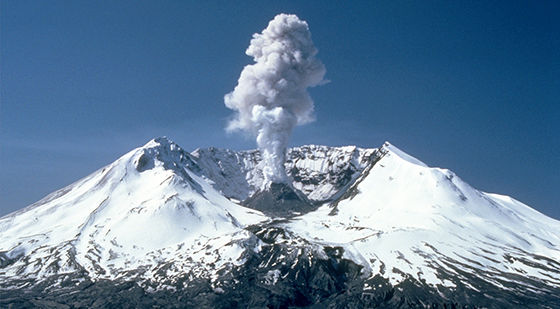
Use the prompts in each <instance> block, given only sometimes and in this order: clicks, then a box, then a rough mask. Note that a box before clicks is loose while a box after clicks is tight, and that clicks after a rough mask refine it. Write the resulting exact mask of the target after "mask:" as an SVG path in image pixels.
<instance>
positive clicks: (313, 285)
mask: <svg viewBox="0 0 560 309" xmlns="http://www.w3.org/2000/svg"><path fill="white" fill-rule="evenodd" d="M260 164H262V163H261V159H260V155H259V152H258V151H254V150H253V151H243V152H234V151H230V150H220V149H216V148H208V149H198V150H196V151H194V152H193V153H192V154H189V153H187V152H185V151H183V150H182V149H181V148H180V147H179V146H177V145H176V144H175V143H173V142H171V141H170V140H168V139H166V138H158V139H155V140H152V141H150V142H149V143H148V144H146V145H145V146H143V147H140V148H137V149H135V150H133V151H131V152H129V153H127V154H126V155H124V156H123V157H121V158H120V159H118V160H117V161H115V162H114V163H112V164H110V165H108V166H106V167H104V168H103V169H101V170H99V171H97V172H95V173H93V174H92V175H90V176H88V177H86V178H84V179H82V180H79V181H78V182H76V183H74V184H72V185H70V186H68V187H66V188H64V189H61V190H59V191H57V192H54V193H53V194H51V195H49V196H47V197H46V198H44V199H43V200H41V201H39V202H37V203H35V204H33V205H31V206H29V207H28V208H26V209H23V210H21V211H18V212H16V213H13V214H10V215H8V216H5V217H3V218H1V219H0V307H2V306H3V305H9V304H10V305H11V304H12V302H13V300H15V301H22V303H21V304H22V307H25V306H31V305H33V306H35V305H37V303H36V301H37V299H33V300H32V301H30V300H29V299H30V297H39V296H40V298H41V299H42V297H45V295H51V298H50V299H49V301H51V302H53V301H54V302H55V304H59V303H63V304H70V305H72V306H76V307H81V306H85V307H92V306H93V304H92V303H91V302H90V301H91V299H93V298H94V299H103V301H104V302H101V303H99V304H98V305H99V306H100V307H103V306H117V307H119V306H123V304H126V305H127V306H130V301H131V299H134V300H135V301H142V302H138V303H135V304H136V305H134V304H133V305H132V306H136V307H143V306H148V305H145V304H144V301H149V302H148V303H150V304H152V305H159V306H176V305H177V304H176V303H172V302H171V303H170V302H169V301H170V300H173V299H177V297H179V296H180V297H183V296H184V297H186V298H185V299H188V300H189V302H188V303H184V304H183V305H184V306H186V307H200V306H202V307H204V306H207V307H232V306H233V307H235V306H255V307H259V306H260V307H263V306H264V307H266V306H271V307H285V306H300V305H318V306H324V307H326V306H335V307H336V306H338V305H340V304H346V303H349V302H350V303H355V304H358V305H356V306H357V307H375V306H384V307H387V306H390V307H407V306H420V307H421V306H430V305H433V304H440V305H441V304H454V305H457V304H475V305H477V306H486V307H510V306H518V307H526V306H527V305H529V306H533V307H545V308H550V307H553V305H551V304H557V303H559V302H560V296H558V295H560V222H559V221H556V220H554V219H551V218H549V217H546V216H545V215H543V214H541V213H539V212H537V211H535V210H533V209H532V208H530V207H528V206H527V205H524V204H523V203H521V202H519V201H516V200H514V199H512V198H510V197H507V196H502V195H497V194H489V193H484V192H480V191H478V190H476V189H474V188H472V187H471V186H469V185H468V184H466V183H465V182H463V181H462V180H461V179H460V178H459V177H458V176H457V175H455V174H454V173H453V172H451V171H449V170H445V169H440V168H431V167H428V166H426V165H425V164H424V163H422V162H421V161H419V160H417V159H416V158H414V157H412V156H410V155H408V154H406V153H405V152H403V151H401V150H399V149H398V148H396V147H395V146H392V145H390V144H389V143H385V144H384V145H383V146H382V147H381V148H379V149H360V148H357V147H326V146H314V145H311V146H301V147H296V148H292V149H290V150H289V151H288V159H287V162H286V170H287V174H288V175H289V176H290V177H291V179H292V180H293V182H292V183H291V187H290V188H295V189H296V190H298V192H297V194H296V192H292V193H293V194H291V195H294V194H296V195H299V194H303V195H304V196H305V198H303V200H306V201H310V203H312V204H313V207H307V206H306V207H305V208H302V211H304V212H306V213H303V214H301V215H298V216H295V217H294V216H293V215H290V216H288V217H289V218H286V217H282V218H275V217H271V216H273V215H274V212H271V213H269V215H270V214H272V215H271V216H269V215H264V214H263V213H261V212H259V211H257V210H254V209H249V208H247V207H244V206H243V205H249V206H251V207H254V208H259V209H266V207H259V205H253V204H254V203H255V201H259V200H260V201H266V200H267V199H265V198H263V199H258V198H252V197H254V196H257V195H258V194H261V193H262V191H259V190H261V189H262V188H263V176H262V173H261V170H260V167H261V166H260ZM290 190H291V189H290ZM259 192H261V193H259ZM244 201H249V202H247V203H246V204H244V203H243V202H244ZM267 213H268V212H267ZM278 213H282V212H278ZM129 282H133V283H134V285H133V286H137V287H139V288H140V289H142V292H141V293H130V285H127V284H128V283H129ZM22 289H26V291H27V292H26V294H25V295H27V296H21V295H23V294H20V293H18V291H19V290H22ZM84 289H85V290H84ZM77 290H79V291H80V293H76V291H77ZM84 291H88V292H87V293H86V292H84ZM123 291H124V292H123ZM146 292H150V293H151V294H146ZM3 293H4V294H3ZM119 293H120V294H119ZM158 293H159V294H158ZM14 295H15V296H14ZM33 295H39V296H33ZM76 295H80V296H79V297H80V298H79V299H78V298H76V297H78V296H76ZM107 295H120V296H119V297H120V298H117V299H115V298H112V297H113V296H111V297H108V298H106V297H105V296H107ZM146 295H148V296H146ZM158 295H159V296H158ZM178 295H179V296H178ZM180 297H179V298H180ZM2 299H5V301H3V300H2ZM154 299H157V301H156V302H155V303H154V301H155V300H154ZM27 301H30V302H27ZM93 307H95V306H93Z"/></svg>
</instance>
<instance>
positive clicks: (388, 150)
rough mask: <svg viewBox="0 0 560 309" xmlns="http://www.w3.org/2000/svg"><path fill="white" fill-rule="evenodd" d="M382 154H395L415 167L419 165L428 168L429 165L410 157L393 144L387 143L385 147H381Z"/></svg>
mask: <svg viewBox="0 0 560 309" xmlns="http://www.w3.org/2000/svg"><path fill="white" fill-rule="evenodd" d="M381 152H384V153H393V154H395V155H396V156H397V157H399V158H401V159H403V160H405V161H407V162H409V163H412V164H414V165H419V166H423V167H428V165H426V163H424V162H422V161H420V160H418V159H416V158H415V157H413V156H411V155H409V154H408V153H406V152H404V151H402V150H400V149H399V148H397V147H396V146H395V145H393V144H391V143H390V142H388V141H386V142H385V143H384V144H383V146H382V147H381Z"/></svg>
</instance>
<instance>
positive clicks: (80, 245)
mask: <svg viewBox="0 0 560 309" xmlns="http://www.w3.org/2000/svg"><path fill="white" fill-rule="evenodd" d="M197 169H198V167H197V165H196V163H195V162H194V161H193V160H192V158H191V156H190V155H189V154H188V153H186V152H185V151H183V150H182V149H180V148H179V147H178V146H177V145H176V144H174V143H173V142H171V141H169V140H167V139H165V138H158V139H155V140H152V141H150V142H149V143H148V144H146V145H145V146H144V147H141V148H138V149H135V150H133V151H131V152H129V153H128V154H126V155H124V156H123V157H121V158H120V159H118V160H117V161H116V162H114V163H112V164H110V165H108V166H106V167H104V168H103V169H101V170H99V171H97V172H95V173H93V174H92V175H91V176H88V177H86V178H84V179H82V180H80V181H78V182H76V183H74V184H72V185H70V186H68V187H66V188H64V189H62V190H59V191H57V192H55V193H53V194H51V195H49V196H47V197H46V198H45V199H43V200H41V201H39V202H37V203H35V204H33V205H31V206H30V207H28V208H26V209H23V210H22V211H19V212H17V213H14V214H11V215H9V216H6V217H4V218H2V219H0V234H1V235H2V241H1V242H0V252H2V256H3V259H4V262H3V263H4V264H11V265H9V266H10V267H6V268H3V269H2V271H0V278H3V279H5V278H10V277H18V278H27V277H29V278H42V277H47V276H49V275H53V274H60V273H72V272H75V271H78V270H80V271H85V272H86V273H87V274H88V275H89V276H91V277H101V278H115V277H118V276H122V275H123V273H124V272H125V271H130V270H136V269H138V268H141V267H148V268H150V267H153V266H155V265H158V264H160V262H161V261H162V260H166V261H167V262H169V261H173V262H176V263H177V264H178V265H177V266H180V265H182V264H185V261H184V260H185V255H186V254H189V252H191V253H192V252H193V251H196V250H198V251H200V248H202V247H204V246H210V247H211V246H212V243H221V242H224V241H225V242H226V243H227V242H231V240H232V239H234V238H236V237H239V238H247V237H250V236H248V233H246V232H245V231H244V230H243V227H244V226H246V225H248V224H254V223H257V222H260V221H263V220H266V217H265V216H263V215H262V214H260V213H259V212H257V211H253V210H250V209H247V208H243V207H241V206H238V205H236V204H233V203H232V202H230V201H229V200H228V199H226V198H225V197H223V196H222V195H220V194H219V193H218V192H216V191H215V190H214V189H213V188H212V186H210V185H209V184H208V183H207V182H205V181H204V180H203V179H202V177H201V176H200V175H198V174H197V173H196V172H195V171H196V170H197ZM236 233H237V234H239V235H238V236H234V237H232V236H231V235H232V234H236ZM224 235H227V238H226V239H225V240H220V237H222V236H224ZM183 247H184V248H183ZM235 247H236V245H234V244H232V245H231V246H230V248H223V250H224V252H220V253H221V254H220V255H221V258H222V260H223V262H226V261H228V260H233V261H235V260H236V259H237V258H238V257H239V254H240V251H239V250H238V248H235ZM228 250H229V251H231V252H230V253H231V254H232V255H227V252H225V251H228ZM198 255H199V256H204V254H198ZM217 258H218V257H217V256H216V259H217ZM189 259H194V260H195V261H196V260H197V255H196V254H192V255H191V256H190V257H189ZM206 260H208V257H206ZM145 276H146V277H151V276H152V275H151V274H149V273H148V274H145Z"/></svg>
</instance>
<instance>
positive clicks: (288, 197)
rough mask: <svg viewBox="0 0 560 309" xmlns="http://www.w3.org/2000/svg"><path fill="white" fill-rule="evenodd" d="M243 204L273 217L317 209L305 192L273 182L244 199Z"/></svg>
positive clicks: (288, 215)
mask: <svg viewBox="0 0 560 309" xmlns="http://www.w3.org/2000/svg"><path fill="white" fill-rule="evenodd" d="M243 205H244V206H246V207H249V208H252V209H256V210H259V211H262V212H263V213H265V214H266V215H269V216H272V217H290V216H293V215H295V214H302V213H307V212H310V211H313V210H315V209H316V207H315V205H313V203H312V202H311V201H309V200H308V199H307V198H306V197H305V195H303V193H301V192H298V191H297V190H296V189H294V188H292V187H291V186H290V185H288V184H284V183H271V184H270V185H269V186H267V187H266V188H265V189H263V190H259V191H257V192H256V193H255V194H253V195H252V196H251V197H249V198H248V199H246V200H245V201H243Z"/></svg>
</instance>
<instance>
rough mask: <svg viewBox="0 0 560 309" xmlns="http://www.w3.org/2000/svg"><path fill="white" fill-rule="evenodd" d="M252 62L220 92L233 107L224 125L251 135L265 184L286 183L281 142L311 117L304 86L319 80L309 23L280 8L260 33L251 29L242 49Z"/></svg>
mask: <svg viewBox="0 0 560 309" xmlns="http://www.w3.org/2000/svg"><path fill="white" fill-rule="evenodd" d="M245 53H246V54H247V55H248V56H251V57H253V60H254V61H255V63H254V64H250V65H247V66H245V68H243V71H242V72H241V75H240V76H239V80H238V83H237V86H236V87H235V89H234V90H233V91H232V92H230V93H228V94H227V95H226V96H225V97H224V101H225V105H226V106H227V107H228V108H230V109H232V110H234V111H235V112H236V114H235V117H234V118H233V120H231V121H230V123H229V124H228V126H227V130H228V131H236V130H241V131H246V132H249V133H251V134H253V135H254V136H255V137H256V140H257V145H258V147H259V149H260V151H261V154H262V156H263V174H264V177H265V180H266V181H265V185H267V184H270V183H286V182H287V175H286V172H285V169H284V161H285V155H286V148H287V146H288V141H289V138H290V136H291V134H292V130H293V129H294V127H295V126H297V125H302V124H306V123H309V122H311V121H313V120H314V117H313V100H312V99H311V97H310V95H309V93H308V92H307V88H308V87H313V86H316V85H319V84H320V83H321V82H322V81H323V77H324V75H325V67H324V65H323V64H322V63H321V62H320V61H319V60H318V59H317V58H315V55H316V54H317V49H316V48H315V46H314V45H313V42H312V40H311V33H310V32H309V26H308V25H307V23H306V22H305V21H303V20H300V19H299V18H298V17H297V16H296V15H288V14H279V15H277V16H276V17H274V19H273V20H271V21H270V22H269V24H268V27H267V28H266V29H264V30H263V31H262V33H255V34H254V35H253V39H252V40H251V43H250V45H249V48H247V51H246V52H245Z"/></svg>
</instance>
